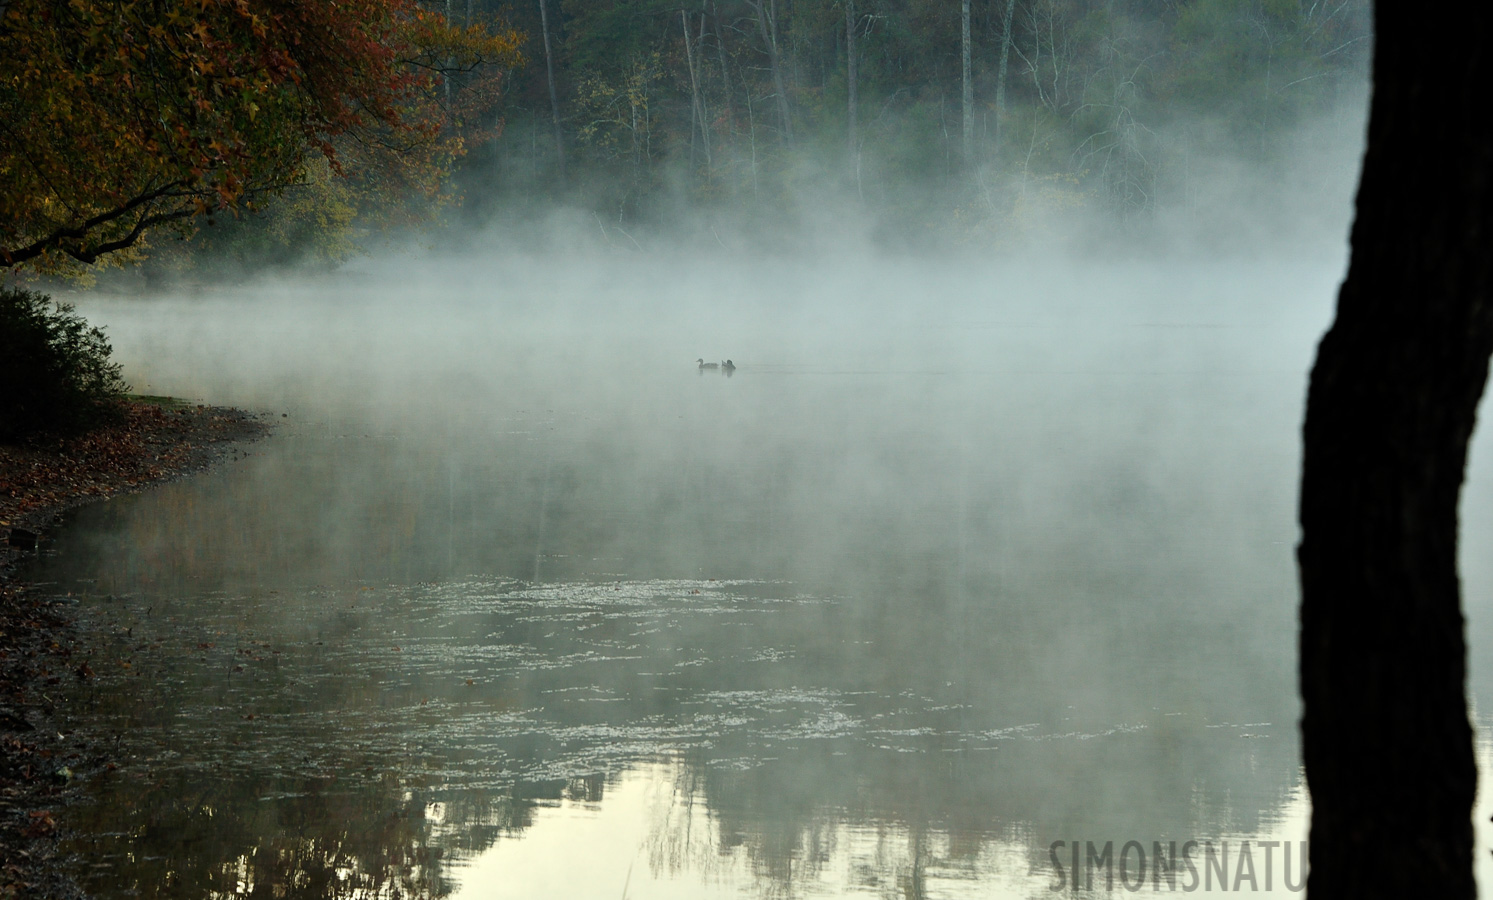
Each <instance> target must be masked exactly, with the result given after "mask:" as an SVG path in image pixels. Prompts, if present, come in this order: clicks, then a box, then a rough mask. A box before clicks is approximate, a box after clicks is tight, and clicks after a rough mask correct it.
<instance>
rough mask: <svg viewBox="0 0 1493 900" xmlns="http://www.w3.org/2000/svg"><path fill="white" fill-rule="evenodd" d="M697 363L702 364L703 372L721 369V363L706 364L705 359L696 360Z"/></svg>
mask: <svg viewBox="0 0 1493 900" xmlns="http://www.w3.org/2000/svg"><path fill="white" fill-rule="evenodd" d="M695 362H697V363H699V364H700V368H701V369H702V370H704V369H719V368H720V367H721V364H720V363H708V362H706V361H705V360H703V359H697V360H695Z"/></svg>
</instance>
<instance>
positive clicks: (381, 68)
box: [0, 0, 519, 269]
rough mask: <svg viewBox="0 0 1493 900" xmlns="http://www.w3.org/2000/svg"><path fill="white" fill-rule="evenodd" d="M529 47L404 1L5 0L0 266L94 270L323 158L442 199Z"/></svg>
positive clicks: (1, 9)
mask: <svg viewBox="0 0 1493 900" xmlns="http://www.w3.org/2000/svg"><path fill="white" fill-rule="evenodd" d="M518 46H519V37H518V35H517V34H516V33H513V32H511V31H502V32H499V33H496V34H494V33H491V32H489V31H487V30H485V29H483V28H480V27H472V28H466V29H459V28H454V27H451V26H450V25H448V24H447V23H446V21H445V20H444V19H443V18H442V17H440V16H439V15H436V14H435V13H432V12H429V11H427V10H423V9H421V8H420V7H419V6H418V5H417V4H416V3H415V2H413V0H339V2H336V3H332V2H327V0H10V2H9V3H8V4H7V3H6V2H4V0H0V267H4V268H10V267H15V266H19V265H22V264H29V265H30V266H32V267H35V268H42V269H45V268H48V267H55V266H57V265H58V264H61V263H64V262H66V261H67V260H75V261H78V262H84V263H89V262H93V261H94V260H96V259H98V258H99V257H100V256H102V255H103V254H106V253H110V252H112V251H117V250H121V249H124V248H127V247H131V246H133V245H135V244H136V243H137V242H138V241H139V240H140V238H141V237H142V236H144V235H145V234H146V233H148V232H149V231H150V230H151V229H153V228H156V227H159V226H175V227H178V228H183V229H187V228H190V223H191V222H192V220H194V219H195V218H196V217H198V216H202V215H205V214H209V213H212V212H214V211H220V210H228V209H234V208H237V207H240V206H246V205H247V206H252V205H253V204H255V202H256V201H258V200H260V199H262V198H263V197H265V196H266V195H269V194H273V193H276V192H279V191H282V190H284V189H285V188H287V187H289V186H292V185H296V184H298V183H300V182H302V181H303V180H304V178H305V177H306V172H307V170H308V166H310V165H311V164H313V163H315V162H316V161H317V160H318V159H324V160H326V161H327V163H329V164H330V167H331V169H332V171H333V172H334V173H336V174H338V175H347V174H354V173H355V174H358V175H359V176H361V177H364V178H373V179H376V181H377V183H378V185H379V187H380V188H381V189H383V190H387V191H390V192H396V193H397V192H401V191H406V192H408V191H414V192H419V191H427V192H428V191H431V190H434V187H435V184H436V183H437V182H438V180H439V177H440V175H441V173H442V172H443V171H444V167H445V166H446V164H447V163H449V161H450V159H451V158H452V157H453V156H455V155H456V154H459V153H460V152H461V132H460V130H458V129H457V128H455V127H453V126H454V124H455V122H456V120H457V119H458V117H460V116H462V115H463V113H464V112H465V113H466V114H467V115H468V116H470V114H471V112H472V109H473V108H476V107H480V106H481V104H482V103H483V102H484V100H483V98H484V95H491V101H490V102H495V101H496V91H495V87H494V82H495V81H496V79H497V78H498V77H499V76H500V75H501V73H502V71H503V69H504V68H505V67H508V66H511V65H514V64H516V63H517V61H518ZM455 72H463V73H468V74H469V75H474V76H475V77H469V78H468V79H466V84H467V85H468V87H469V90H467V91H464V92H462V94H461V95H460V96H459V97H457V98H456V100H455V101H453V100H452V98H451V93H450V91H449V90H442V81H443V79H444V78H446V77H447V76H449V75H451V74H453V73H455ZM461 104H466V105H467V107H468V108H467V109H466V110H463V109H462V107H461Z"/></svg>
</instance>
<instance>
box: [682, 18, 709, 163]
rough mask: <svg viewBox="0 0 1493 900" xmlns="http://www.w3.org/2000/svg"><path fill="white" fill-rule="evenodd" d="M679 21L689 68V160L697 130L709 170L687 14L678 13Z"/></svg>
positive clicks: (705, 126) (702, 29) (706, 134)
mask: <svg viewBox="0 0 1493 900" xmlns="http://www.w3.org/2000/svg"><path fill="white" fill-rule="evenodd" d="M679 19H680V21H682V22H683V23H684V61H685V64H686V65H688V66H689V93H690V135H689V144H690V160H691V162H693V161H694V156H695V131H696V129H698V130H699V133H700V140H701V143H702V144H703V145H704V147H705V166H706V167H707V168H710V167H711V166H712V165H713V163H712V161H711V159H710V131H709V127H710V126H709V125H708V124H707V123H706V120H705V101H704V99H703V98H701V96H700V75H699V71H698V69H697V67H696V65H695V49H694V46H693V45H692V44H691V43H690V37H689V13H687V12H685V11H684V10H682V9H681V10H680V11H679ZM700 34H701V36H702V38H703V36H704V34H705V14H704V13H701V14H700Z"/></svg>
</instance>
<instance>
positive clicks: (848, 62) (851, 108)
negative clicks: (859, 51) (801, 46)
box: [845, 0, 860, 172]
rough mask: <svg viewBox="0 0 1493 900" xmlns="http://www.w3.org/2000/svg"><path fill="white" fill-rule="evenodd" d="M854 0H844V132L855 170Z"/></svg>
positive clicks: (858, 151) (856, 139) (855, 78)
mask: <svg viewBox="0 0 1493 900" xmlns="http://www.w3.org/2000/svg"><path fill="white" fill-rule="evenodd" d="M855 63H856V59H855V0H845V86H846V93H847V94H848V99H847V101H846V109H845V122H846V128H845V134H846V137H847V139H848V140H849V142H850V147H849V149H850V166H851V171H852V172H853V171H854V170H855V159H856V157H857V156H858V155H859V154H860V136H859V135H858V134H857V133H856V103H857V99H856V86H857V85H856V82H857V81H858V80H859V79H858V77H857V75H856V71H855Z"/></svg>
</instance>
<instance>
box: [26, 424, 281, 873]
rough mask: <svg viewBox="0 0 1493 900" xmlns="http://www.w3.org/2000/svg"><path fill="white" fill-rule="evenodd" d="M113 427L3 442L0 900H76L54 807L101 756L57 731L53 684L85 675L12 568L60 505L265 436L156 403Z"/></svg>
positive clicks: (54, 614)
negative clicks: (77, 773)
mask: <svg viewBox="0 0 1493 900" xmlns="http://www.w3.org/2000/svg"><path fill="white" fill-rule="evenodd" d="M121 406H122V407H123V410H122V411H123V413H124V415H123V417H122V419H121V421H119V422H117V423H114V424H109V425H105V426H102V427H100V428H97V429H95V430H93V431H90V432H88V433H85V434H83V435H79V436H77V437H75V438H69V439H65V440H59V439H56V438H52V439H48V440H36V441H32V442H29V443H27V444H24V445H20V446H12V445H0V900H9V898H12V897H59V898H60V897H83V896H84V894H83V893H82V891H81V890H80V889H79V888H78V887H77V886H76V885H74V884H73V883H72V882H71V881H70V880H69V879H68V878H67V877H66V876H65V875H64V874H62V872H61V871H60V868H59V866H58V864H57V863H58V862H59V860H58V858H57V855H56V854H57V841H58V827H59V826H58V824H57V821H56V819H55V817H54V814H53V810H54V809H55V808H56V807H57V806H59V805H60V804H63V803H65V802H66V795H67V794H68V793H69V786H70V784H71V781H72V773H73V770H74V769H88V768H94V767H96V764H97V761H98V760H99V759H101V758H102V757H101V755H100V754H98V753H95V752H93V751H92V748H89V747H86V746H81V745H79V744H78V743H77V742H76V740H74V739H69V738H68V737H67V736H66V735H63V734H59V733H58V731H57V729H56V727H54V719H53V716H54V714H55V712H56V705H55V704H54V703H53V701H52V699H51V697H50V696H49V694H48V690H47V689H48V687H49V686H50V685H54V684H58V683H60V681H61V679H62V678H63V677H76V678H87V677H89V676H91V674H92V673H91V671H89V670H88V667H87V665H86V664H83V665H78V666H76V667H74V666H72V665H70V664H69V661H70V659H71V657H72V656H73V655H74V653H75V652H76V651H77V650H78V649H79V647H78V639H77V633H76V630H75V626H76V622H75V620H74V617H73V615H72V613H71V611H70V609H69V608H68V607H67V606H65V605H62V604H56V603H53V602H50V601H46V600H42V599H39V598H36V597H33V596H31V591H30V585H28V584H27V583H26V582H25V581H23V580H18V579H17V577H16V576H17V572H18V570H19V567H20V565H21V564H22V563H23V562H24V561H25V560H26V559H28V558H31V557H34V556H35V555H36V554H37V553H38V552H43V551H44V550H45V545H46V541H47V532H48V530H49V529H51V528H52V527H54V526H55V525H56V524H57V522H58V520H59V518H61V517H62V516H63V515H64V514H65V513H67V512H68V511H69V510H72V509H75V508H77V507H79V506H83V505H86V504H89V503H95V502H98V501H102V500H107V499H109V498H111V497H115V496H119V495H121V494H127V493H137V492H140V491H144V490H147V489H149V488H151V487H154V486H156V485H160V484H164V483H166V482H170V481H174V480H176V479H178V478H183V477H186V476H188V475H192V474H194V473H197V472H201V471H203V470H205V469H208V468H210V467H212V466H214V465H216V464H217V463H219V462H221V461H223V459H224V457H226V456H227V455H228V454H229V451H230V450H231V449H232V448H234V447H236V446H238V445H240V444H244V443H248V442H252V441H256V440H261V439H263V438H266V437H268V436H269V435H270V434H271V425H270V424H269V423H268V422H267V421H266V420H265V417H264V416H260V415H255V414H253V413H249V412H245V411H243V410H238V409H229V408H224V407H214V406H206V405H201V404H193V403H186V402H183V401H178V400H175V399H171V398H164V397H132V398H126V399H125V400H123V401H121Z"/></svg>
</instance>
